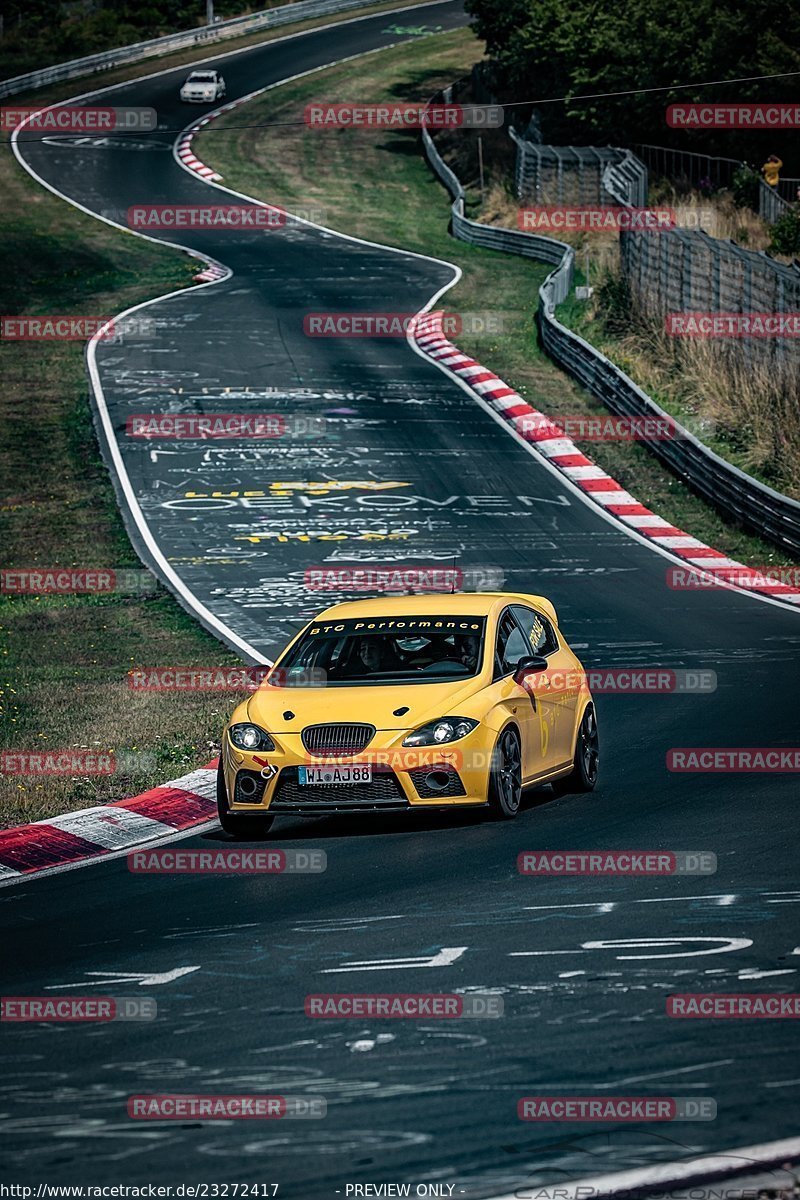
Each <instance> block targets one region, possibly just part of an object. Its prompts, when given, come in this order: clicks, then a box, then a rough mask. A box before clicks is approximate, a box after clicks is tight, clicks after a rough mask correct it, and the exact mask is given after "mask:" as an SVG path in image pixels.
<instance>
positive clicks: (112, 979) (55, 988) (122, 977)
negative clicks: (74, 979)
mask: <svg viewBox="0 0 800 1200" xmlns="http://www.w3.org/2000/svg"><path fill="white" fill-rule="evenodd" d="M199 970H200V967H199V966H196V967H175V968H174V969H173V970H172V971H162V972H161V974H152V973H148V972H147V971H87V972H86V974H87V975H101V976H102V979H95V980H93V981H92V982H91V983H51V984H48V986H47V987H46V988H45V991H46V992H60V991H62V990H63V989H65V988H80V987H103V986H104V984H108V983H138V985H139V987H158V986H159V985H160V984H162V983H172V981H173V980H174V979H180V977H181V975H191V973H192V971H199Z"/></svg>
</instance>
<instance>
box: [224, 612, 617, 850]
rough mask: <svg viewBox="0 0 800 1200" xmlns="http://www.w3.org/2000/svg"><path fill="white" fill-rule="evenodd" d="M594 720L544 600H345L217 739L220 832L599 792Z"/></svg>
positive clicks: (498, 810) (503, 806)
mask: <svg viewBox="0 0 800 1200" xmlns="http://www.w3.org/2000/svg"><path fill="white" fill-rule="evenodd" d="M597 772H598V736H597V719H596V716H595V710H594V704H593V702H592V697H591V694H590V692H589V689H588V687H587V686H586V681H585V675H584V671H583V667H582V666H581V663H580V662H579V660H578V659H577V658H576V657H575V655H574V654H573V652H572V651H571V650H570V648H569V646H568V645H567V643H566V641H565V640H564V637H563V635H562V634H561V632H560V630H559V628H558V620H557V617H556V612H555V609H554V608H553V605H552V604H551V603H550V601H549V600H547V599H545V598H544V597H543V596H530V595H526V594H523V593H519V594H508V593H499V592H481V593H471V594H465V593H459V594H454V595H441V594H440V595H414V596H408V595H403V596H395V597H390V596H384V597H381V598H380V599H375V598H373V599H369V600H359V601H353V602H350V603H345V604H336V605H334V606H333V607H332V608H328V609H326V610H325V611H324V612H322V613H320V614H319V616H318V617H316V618H315V619H314V620H313V621H311V622H310V624H308V625H306V627H305V628H304V629H303V630H302V631H301V632H300V633H298V635H297V636H296V637H295V638H294V640H293V641H291V642H290V643H289V645H288V646H287V648H286V650H285V651H284V652H283V654H282V655H281V656H280V658H279V659H278V661H277V662H276V663H275V665H274V667H272V669H271V670H270V672H269V674H268V675H267V676H266V678H265V679H264V681H263V683H262V684H261V685H260V686H259V688H258V690H257V691H255V692H253V693H252V695H250V696H249V698H248V699H247V700H245V701H243V702H242V703H241V704H240V705H239V706H238V708H237V709H236V710H235V712H234V713H233V716H232V717H231V720H230V723H229V724H228V726H227V728H226V729H225V732H224V735H223V738H222V747H221V753H220V760H219V771H218V784H217V804H218V809H219V818H220V822H221V824H222V827H223V829H225V830H227V831H228V832H229V833H232V834H234V835H237V836H241V837H250V838H251V837H258V836H259V835H261V834H263V833H265V832H266V831H267V829H269V827H270V825H271V824H272V822H273V820H274V818H275V816H276V815H277V814H279V813H286V814H289V813H293V814H298V815H300V816H320V815H322V814H323V813H330V812H336V813H338V812H387V811H397V810H404V811H408V810H409V809H425V808H437V809H442V808H457V807H473V808H475V807H481V806H485V807H488V809H489V810H490V811H491V813H492V814H494V815H495V816H497V817H506V818H508V817H515V816H516V814H517V812H518V811H519V807H520V801H521V798H522V789H523V787H526V786H528V785H529V784H542V783H552V784H553V785H554V787H556V788H557V789H558V790H560V791H582V792H585V791H591V790H592V789H593V788H594V786H595V783H596V782H597Z"/></svg>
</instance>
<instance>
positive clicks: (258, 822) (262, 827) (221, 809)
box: [217, 756, 275, 841]
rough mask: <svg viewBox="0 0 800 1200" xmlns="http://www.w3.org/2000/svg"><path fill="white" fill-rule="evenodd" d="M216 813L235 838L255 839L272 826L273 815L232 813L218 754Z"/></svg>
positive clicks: (221, 823) (223, 826)
mask: <svg viewBox="0 0 800 1200" xmlns="http://www.w3.org/2000/svg"><path fill="white" fill-rule="evenodd" d="M217 814H218V816H219V823H220V825H221V826H222V828H223V829H224V830H225V832H226V833H230V834H232V835H233V837H235V838H242V839H247V840H248V841H255V840H256V839H258V838H262V837H265V836H266V834H267V833H269V831H270V829H271V828H272V824H273V822H274V820H275V818H274V817H270V816H268V815H265V816H263V817H254V816H251V815H250V814H249V813H247V814H241V815H240V814H239V813H232V812H231V810H230V809H229V807H228V792H227V789H226V787H225V775H224V772H223V770H222V757H221V756H220V760H219V765H218V767H217Z"/></svg>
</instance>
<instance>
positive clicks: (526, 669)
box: [514, 654, 547, 685]
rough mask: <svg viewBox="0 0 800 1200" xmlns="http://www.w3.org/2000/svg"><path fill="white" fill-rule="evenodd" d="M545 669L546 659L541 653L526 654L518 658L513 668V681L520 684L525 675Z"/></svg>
mask: <svg viewBox="0 0 800 1200" xmlns="http://www.w3.org/2000/svg"><path fill="white" fill-rule="evenodd" d="M546 670H547V659H546V658H543V657H542V655H541V654H530V655H528V654H526V655H525V656H524V657H523V658H521V659H520V660H519V662H518V663H517V665H516V668H515V670H514V683H518V684H520V685H521V684H522V683H523V681H524V680H525V677H526V676H527V675H534V674H536V673H537V672H538V671H546Z"/></svg>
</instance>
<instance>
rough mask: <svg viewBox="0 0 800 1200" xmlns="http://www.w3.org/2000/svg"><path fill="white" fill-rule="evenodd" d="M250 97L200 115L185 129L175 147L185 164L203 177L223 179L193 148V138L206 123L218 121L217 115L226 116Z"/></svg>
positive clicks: (215, 179) (215, 180)
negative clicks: (202, 160)
mask: <svg viewBox="0 0 800 1200" xmlns="http://www.w3.org/2000/svg"><path fill="white" fill-rule="evenodd" d="M249 99H250V97H249V96H245V97H243V98H241V99H239V100H232V101H231V102H230V104H226V105H224V106H223V107H222V108H217V109H215V110H214V112H211V113H209V114H208V116H207V117H200V119H199V120H197V121H194V122H193V124H191V125H190V126H189V127H188V128H187V129H184V131H183V133H182V134H181V136H180V137H179V138H178V142H177V145H176V147H175V152H176V154H177V155H178V158H179V159H180V161H181V163H182V164H183V166H185V167H188V168H189V170H190V171H194V172H195V173H196V174H197V175H202V177H203V179H211V180H213V181H214V182H217V181H218V180H220V179H222V176H221V175H220V174H218V172H217V171H215V170H214V168H213V167H207V166H206V165H205V163H202V162H201V161H200V159H199V158H198V157H197V155H196V154H195V152H194V150H192V139H193V137H194V135H195V134H196V133H199V132H200V130H201V129H202V128H203V126H204V125H208V124H210V122H211V121H216V119H217V117H222V116H224V114H225V113H227V112H231V110H232V109H234V108H238V107H239V105H240V104H243V103H244V101H245V100H249Z"/></svg>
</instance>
